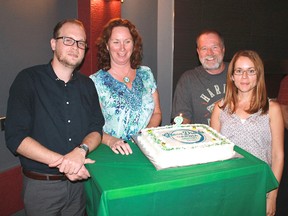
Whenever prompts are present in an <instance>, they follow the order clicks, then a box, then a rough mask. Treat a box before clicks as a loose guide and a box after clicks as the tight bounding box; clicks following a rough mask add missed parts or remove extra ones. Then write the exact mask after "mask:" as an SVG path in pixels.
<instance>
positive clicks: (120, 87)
mask: <svg viewBox="0 0 288 216" xmlns="http://www.w3.org/2000/svg"><path fill="white" fill-rule="evenodd" d="M90 78H91V79H92V80H93V82H94V83H95V86H96V89H97V92H98V95H99V101H100V105H101V109H102V113H103V115H104V118H105V125H104V127H103V130H104V132H105V133H107V134H109V135H111V136H115V137H118V138H121V139H124V140H128V139H130V138H131V136H132V135H135V134H137V133H138V132H139V131H140V130H141V129H143V128H146V127H147V125H148V123H149V121H150V118H151V116H152V114H153V111H154V107H155V104H154V100H153V97H152V94H153V93H154V92H155V91H156V88H157V87H156V82H155V79H154V76H153V74H152V71H151V69H150V68H149V67H146V66H141V67H139V68H138V69H137V70H136V77H135V79H134V81H133V83H132V88H131V89H129V88H128V87H127V86H126V85H125V84H124V83H122V82H119V81H118V80H116V79H114V78H113V77H112V76H111V75H110V74H109V73H108V72H107V71H104V70H99V71H98V72H96V73H95V74H92V75H91V76H90Z"/></svg>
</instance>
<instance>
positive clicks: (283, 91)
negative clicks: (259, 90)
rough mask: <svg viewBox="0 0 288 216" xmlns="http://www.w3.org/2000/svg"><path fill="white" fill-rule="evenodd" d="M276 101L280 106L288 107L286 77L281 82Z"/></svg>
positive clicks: (287, 83)
mask: <svg viewBox="0 0 288 216" xmlns="http://www.w3.org/2000/svg"><path fill="white" fill-rule="evenodd" d="M277 99H278V102H279V103H280V104H283V105H288V75H286V76H285V77H284V78H283V79H282V81H281V84H280V89H279V93H278V97H277Z"/></svg>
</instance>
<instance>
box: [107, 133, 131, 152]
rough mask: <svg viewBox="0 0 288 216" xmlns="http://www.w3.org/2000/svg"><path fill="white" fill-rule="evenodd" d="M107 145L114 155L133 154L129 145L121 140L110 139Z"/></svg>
mask: <svg viewBox="0 0 288 216" xmlns="http://www.w3.org/2000/svg"><path fill="white" fill-rule="evenodd" d="M107 144H108V146H109V147H110V148H111V149H112V151H113V152H114V153H116V154H119V153H120V154H122V155H129V154H132V153H133V152H132V149H131V147H130V145H129V144H128V143H127V142H126V141H124V140H122V139H119V138H116V137H111V138H110V140H109V142H108V143H107Z"/></svg>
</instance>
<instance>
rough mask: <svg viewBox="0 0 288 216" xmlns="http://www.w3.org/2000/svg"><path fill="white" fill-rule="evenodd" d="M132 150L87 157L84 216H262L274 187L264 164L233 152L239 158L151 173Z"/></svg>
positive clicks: (104, 148)
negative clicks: (93, 161)
mask: <svg viewBox="0 0 288 216" xmlns="http://www.w3.org/2000/svg"><path fill="white" fill-rule="evenodd" d="M131 146H132V149H133V154H132V155H129V156H123V155H117V154H115V153H113V152H112V151H111V150H110V149H109V148H108V147H107V146H106V145H100V146H99V147H98V148H97V149H96V150H95V151H94V152H92V153H90V154H89V158H92V159H95V160H96V162H95V163H94V164H89V165H87V168H88V170H89V172H90V174H91V178H90V179H89V180H88V181H86V182H85V190H86V194H87V213H88V215H89V216H96V215H97V216H108V215H109V216H125V215H129V216H130V215H131V216H132V215H133V216H154V215H157V216H162V215H165V216H169V215H171V216H172V215H173V216H181V215H183V216H188V215H193V216H199V215H203V216H209V215H213V216H216V215H221V216H233V215H239V216H243V215H245V216H249V215H251V216H261V215H263V216H264V215H266V214H265V212H266V192H268V191H270V190H272V189H274V188H276V187H277V186H278V182H277V180H276V178H275V177H274V175H273V173H272V171H271V169H270V168H269V166H268V165H267V164H265V163H264V162H262V161H261V160H259V159H257V158H256V157H254V156H252V155H251V154H249V153H247V152H245V151H244V150H242V149H240V148H238V147H235V150H236V151H237V152H238V153H240V154H241V155H243V156H244V158H236V159H231V160H226V161H220V162H214V163H207V164H200V165H193V166H186V167H179V168H170V169H165V170H160V171H156V169H155V168H154V166H153V165H152V164H151V162H150V161H149V160H148V159H147V158H146V157H145V155H143V153H142V152H141V150H140V149H139V148H138V146H136V145H135V144H131Z"/></svg>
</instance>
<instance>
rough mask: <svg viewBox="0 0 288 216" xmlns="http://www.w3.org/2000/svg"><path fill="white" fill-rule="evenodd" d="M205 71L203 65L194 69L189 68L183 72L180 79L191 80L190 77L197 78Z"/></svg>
mask: <svg viewBox="0 0 288 216" xmlns="http://www.w3.org/2000/svg"><path fill="white" fill-rule="evenodd" d="M203 71H204V68H203V66H202V65H200V66H197V67H194V68H193V69H188V70H186V71H184V72H183V74H182V75H181V77H180V79H181V80H182V81H189V80H190V79H192V80H195V79H197V77H199V74H201V73H203ZM189 82H190V81H189Z"/></svg>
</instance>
